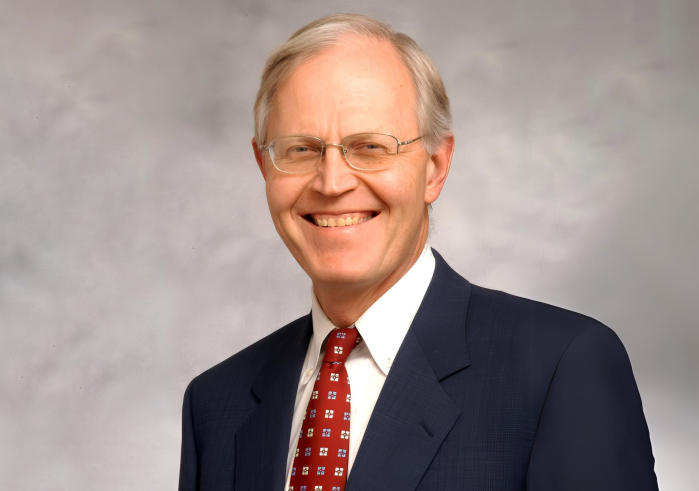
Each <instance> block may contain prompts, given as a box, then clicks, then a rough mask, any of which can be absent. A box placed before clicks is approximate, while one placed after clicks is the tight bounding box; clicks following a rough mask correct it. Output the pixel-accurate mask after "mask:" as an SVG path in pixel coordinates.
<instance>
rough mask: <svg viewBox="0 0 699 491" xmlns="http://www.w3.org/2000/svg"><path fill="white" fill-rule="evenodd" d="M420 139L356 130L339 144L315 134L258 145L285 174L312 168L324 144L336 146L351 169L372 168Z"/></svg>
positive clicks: (388, 161)
mask: <svg viewBox="0 0 699 491" xmlns="http://www.w3.org/2000/svg"><path fill="white" fill-rule="evenodd" d="M421 138H422V136H418V137H417V138H415V139H413V140H408V141H404V142H401V141H398V138H396V137H395V136H393V135H389V134H387V133H359V134H356V135H349V136H347V137H345V138H343V139H342V142H340V143H325V142H324V141H323V140H321V139H320V138H316V137H315V136H304V135H298V136H283V137H280V138H276V139H274V140H272V141H271V142H269V145H263V146H261V147H260V150H262V151H265V150H267V151H269V156H270V157H271V158H272V164H274V167H276V168H277V170H279V171H280V172H285V173H287V174H300V173H302V172H309V171H312V170H314V169H316V168H317V167H318V165H319V164H320V161H321V160H322V159H323V156H324V155H325V149H326V147H340V149H341V150H342V154H343V155H344V157H345V160H346V161H347V163H348V164H349V165H350V167H352V168H353V169H357V170H367V171H372V170H381V169H387V168H388V167H391V166H392V165H393V163H394V162H395V160H396V156H397V155H398V151H399V150H400V148H401V147H402V146H404V145H410V144H411V143H415V142H416V141H418V140H419V139H421Z"/></svg>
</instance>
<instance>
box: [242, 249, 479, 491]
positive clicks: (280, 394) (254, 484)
mask: <svg viewBox="0 0 699 491" xmlns="http://www.w3.org/2000/svg"><path fill="white" fill-rule="evenodd" d="M432 252H433V254H434V257H435V261H436V263H435V272H434V275H433V277H432V281H431V282H430V286H429V288H428V289H427V293H426V294H425V298H424V300H423V302H422V304H421V305H420V308H419V309H418V312H417V314H416V315H415V319H414V320H413V323H412V324H411V326H410V328H409V329H408V333H407V334H406V337H405V339H404V341H403V343H402V345H401V347H400V349H399V351H398V354H397V355H396V358H395V361H394V362H393V365H392V367H391V370H390V372H389V374H388V377H387V378H386V381H385V383H384V387H383V389H382V391H381V395H380V396H379V399H378V400H377V402H376V405H375V407H374V411H373V412H372V416H371V418H370V420H369V424H368V426H367V429H366V432H365V434H364V438H363V440H362V443H361V446H360V448H359V453H358V454H357V458H356V460H355V462H354V465H353V467H352V471H351V473H350V475H349V478H348V482H347V491H351V490H353V489H356V490H361V489H374V490H384V489H385V490H391V489H405V490H413V489H415V487H416V486H417V484H418V483H419V481H420V479H421V478H422V475H423V474H424V473H425V471H426V470H427V467H428V466H429V464H430V462H431V461H432V459H433V458H434V455H435V454H436V452H437V450H438V449H439V447H440V446H441V444H442V442H443V441H444V439H445V438H446V436H447V435H448V434H449V431H451V428H452V427H453V425H454V424H455V423H456V420H457V419H458V418H459V415H460V414H461V410H460V409H459V408H458V406H456V404H455V403H454V402H453V401H452V400H451V398H449V396H448V395H447V394H446V392H445V391H444V390H443V389H442V387H441V385H440V381H442V380H444V379H445V378H447V377H448V376H450V375H452V374H454V373H455V372H457V371H459V370H462V369H464V368H466V367H468V366H469V365H470V356H469V351H468V346H467V342H466V328H465V326H466V313H467V309H468V304H469V297H470V293H471V284H470V283H469V282H468V281H467V280H465V279H464V278H462V277H461V276H459V275H458V274H457V273H456V272H455V271H454V270H452V269H451V268H450V267H449V265H448V264H447V263H446V262H445V261H444V259H443V258H442V256H441V255H440V254H439V253H437V251H435V250H434V249H433V250H432ZM311 332H312V320H311V316H310V315H308V316H306V317H304V318H302V319H300V320H299V322H298V326H297V328H296V329H295V330H290V331H289V332H288V334H287V335H286V337H284V338H283V339H280V342H279V344H278V346H277V349H276V350H275V352H274V353H273V354H272V356H270V361H268V362H267V363H266V365H265V366H264V367H263V368H262V369H261V370H260V373H259V375H258V376H257V378H256V379H255V382H254V383H253V385H252V394H253V395H254V397H255V399H256V401H257V403H258V404H257V407H256V409H255V410H254V412H253V413H252V414H251V416H250V417H249V418H248V419H247V420H246V421H245V422H244V423H243V424H242V425H241V427H240V428H239V429H238V431H237V433H236V436H235V439H236V455H235V458H236V487H235V489H236V490H237V491H243V490H251V491H252V490H255V491H256V490H260V489H283V486H284V483H285V481H286V475H285V474H286V460H287V455H288V450H289V449H288V444H289V433H290V431H291V422H292V418H293V411H294V402H295V397H296V390H297V387H298V381H299V378H300V374H301V368H302V365H303V361H304V358H305V355H306V351H307V349H308V344H309V341H310V337H311ZM406 462H410V465H409V466H408V465H406V464H404V463H406Z"/></svg>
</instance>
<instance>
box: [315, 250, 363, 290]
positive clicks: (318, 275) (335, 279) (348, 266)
mask: <svg viewBox="0 0 699 491" xmlns="http://www.w3.org/2000/svg"><path fill="white" fill-rule="evenodd" d="M371 266H372V265H369V264H366V263H363V264H361V263H358V262H357V261H356V260H354V259H350V258H347V259H343V258H342V257H341V255H338V257H337V258H324V259H322V260H321V259H316V260H313V261H309V263H307V267H305V268H304V270H305V271H306V273H307V274H308V276H309V277H310V278H311V279H312V280H313V282H314V283H326V284H336V285H338V286H339V285H347V286H352V285H365V284H367V283H372V280H373V279H375V278H374V277H375V273H374V274H372V272H374V271H375V269H374V268H372V267H371Z"/></svg>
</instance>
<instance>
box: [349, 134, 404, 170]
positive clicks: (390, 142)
mask: <svg viewBox="0 0 699 491" xmlns="http://www.w3.org/2000/svg"><path fill="white" fill-rule="evenodd" d="M342 145H343V146H344V147H345V149H346V150H347V160H348V161H349V162H350V163H351V164H352V165H353V166H354V167H356V168H357V169H366V170H378V169H386V168H387V167H390V166H391V165H393V162H394V161H395V159H396V154H397V153H398V140H396V139H395V138H394V137H393V136H390V135H382V134H380V133H361V134H359V135H352V136H348V137H347V138H345V139H344V140H343V142H342Z"/></svg>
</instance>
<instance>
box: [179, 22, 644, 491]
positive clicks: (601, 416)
mask: <svg viewBox="0 0 699 491" xmlns="http://www.w3.org/2000/svg"><path fill="white" fill-rule="evenodd" d="M450 121H451V116H450V112H449V102H448V99H447V96H446V93H445V91H444V86H443V84H442V81H441V79H440V77H439V74H438V73H437V71H436V69H435V68H434V66H433V65H432V63H431V61H430V60H429V58H428V57H427V56H426V55H425V53H424V52H423V51H422V50H421V49H420V48H419V47H418V46H417V44H415V42H414V41H413V40H412V39H410V38H409V37H407V36H405V35H404V34H400V33H396V32H394V31H392V30H391V28H390V27H389V26H387V25H386V24H384V23H382V22H380V21H377V20H375V19H372V18H369V17H364V16H358V15H336V16H330V17H325V18H323V19H319V20H317V21H315V22H313V23H311V24H309V25H307V26H305V27H304V28H302V29H300V30H299V31H297V32H296V33H295V34H294V35H293V36H292V37H291V38H290V39H289V40H288V41H287V42H286V43H285V44H284V45H282V46H281V47H279V48H278V49H277V50H276V51H275V52H274V53H272V55H271V56H270V58H269V60H268V62H267V65H266V67H265V69H264V72H263V75H262V82H261V86H260V90H259V92H258V97H257V101H256V103H255V123H256V127H255V137H254V139H253V141H252V146H253V150H254V154H255V159H256V161H257V165H258V166H259V169H260V172H261V174H262V177H263V178H264V181H265V183H266V194H267V201H268V204H269V209H270V213H271V216H272V220H273V222H274V225H275V227H276V229H277V232H278V233H279V235H280V237H281V238H282V240H283V241H284V243H285V244H286V246H287V248H288V249H289V251H290V252H291V254H292V255H293V256H294V258H295V259H296V261H298V263H299V264H300V265H301V267H302V268H303V269H304V271H305V272H306V273H307V274H308V276H309V277H310V278H311V280H312V282H313V289H312V292H311V297H312V298H311V300H312V311H311V313H310V314H309V315H307V316H304V317H302V318H300V319H297V320H296V321H294V322H292V323H290V324H288V325H287V326H285V327H283V328H281V329H279V330H277V331H275V332H273V333H272V334H271V335H269V336H267V337H266V338H264V339H262V340H260V341H258V342H257V343H255V344H253V345H252V346H250V347H248V348H246V349H244V350H243V351H241V352H240V353H238V354H236V355H234V356H232V357H231V358H229V359H228V360H226V361H224V362H222V363H220V364H219V365H216V366H215V367H213V368H211V369H210V370H208V371H206V372H204V373H203V374H201V375H200V376H198V377H197V378H195V379H194V380H193V381H192V383H190V385H189V387H188V388H187V390H186V392H185V400H184V408H183V441H182V461H181V469H180V490H181V491H194V490H198V491H213V490H224V489H225V490H231V489H234V490H255V491H262V490H279V491H282V490H285V489H287V490H293V491H345V490H367V489H371V490H392V491H399V490H411V491H412V490H450V489H454V490H456V489H469V490H486V489H487V490H515V489H520V490H525V489H526V490H529V491H532V490H534V491H544V490H547V491H554V490H556V491H558V490H573V489H581V490H582V489H585V490H588V489H595V490H622V489H629V490H631V489H633V490H652V489H657V482H656V478H655V474H654V471H653V465H654V459H653V454H652V451H651V446H650V440H649V435H648V429H647V426H646V422H645V418H644V415H643V410H642V405H641V400H640V397H639V394H638V390H637V387H636V383H635V380H634V377H633V372H632V370H631V366H630V363H629V359H628V356H627V354H626V351H625V350H624V347H623V345H622V344H621V342H620V341H619V338H618V337H617V336H616V335H615V334H614V332H613V331H611V330H610V329H609V328H608V327H606V326H604V325H602V324H600V323H599V322H597V321H595V320H594V319H591V318H589V317H586V316H583V315H581V314H577V313H574V312H570V311H566V310H563V309H560V308H556V307H553V306H550V305H546V304H543V303H539V302H535V301H532V300H527V299H524V298H520V297H515V296H512V295H508V294H505V293H502V292H498V291H494V290H488V289H485V288H481V287H478V286H476V285H473V284H471V283H470V282H468V281H467V280H465V279H464V278H462V277H461V276H459V275H458V274H457V273H455V272H454V271H453V270H452V269H451V268H450V267H449V266H448V265H447V264H446V262H445V261H444V260H443V259H442V258H441V256H439V254H437V253H436V251H433V250H432V249H431V248H429V247H428V245H427V237H428V231H429V214H428V207H429V205H430V204H431V203H432V202H434V201H435V200H436V199H437V198H438V197H439V194H440V192H441V190H442V187H443V186H444V183H445V180H446V178H447V174H448V172H449V167H450V165H451V158H452V154H453V151H454V137H453V135H452V133H451V130H450ZM350 381H351V384H350Z"/></svg>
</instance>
